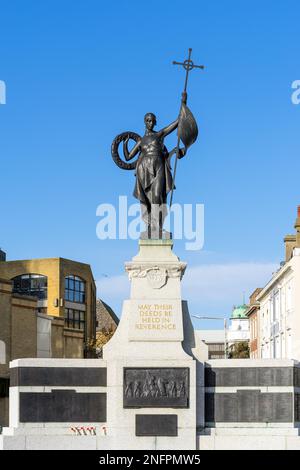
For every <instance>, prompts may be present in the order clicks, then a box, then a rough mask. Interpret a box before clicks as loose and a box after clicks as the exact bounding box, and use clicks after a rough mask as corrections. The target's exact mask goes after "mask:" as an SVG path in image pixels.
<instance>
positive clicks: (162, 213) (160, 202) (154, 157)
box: [112, 113, 185, 238]
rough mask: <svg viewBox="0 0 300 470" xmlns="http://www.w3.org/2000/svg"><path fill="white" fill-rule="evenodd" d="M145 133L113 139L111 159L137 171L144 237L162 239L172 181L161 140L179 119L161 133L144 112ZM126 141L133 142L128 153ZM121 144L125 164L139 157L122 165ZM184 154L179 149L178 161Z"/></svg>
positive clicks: (169, 132)
mask: <svg viewBox="0 0 300 470" xmlns="http://www.w3.org/2000/svg"><path fill="white" fill-rule="evenodd" d="M144 122H145V126H146V129H145V134H144V136H143V137H140V136H138V135H137V134H134V133H131V132H124V133H123V134H120V135H119V136H117V137H116V139H115V140H114V142H113V144H112V156H113V159H114V160H115V162H116V163H117V165H118V166H121V164H120V163H122V166H121V168H123V169H133V168H135V170H136V172H135V175H136V183H135V188H134V192H133V195H134V197H136V198H137V199H139V201H140V203H141V211H142V219H143V221H144V222H145V224H146V228H147V230H146V232H145V234H144V235H145V236H146V237H147V238H162V227H163V222H164V219H165V217H166V215H167V206H166V204H167V195H168V193H169V192H170V191H171V190H172V187H173V179H172V174H171V168H170V163H169V159H170V156H171V154H173V153H174V152H173V151H172V152H171V153H170V154H169V153H168V150H167V148H166V147H165V145H164V138H165V137H166V136H167V135H169V134H171V132H173V131H174V130H176V129H177V127H178V119H176V121H174V122H172V123H171V124H169V125H168V126H166V127H164V128H163V129H161V130H160V131H155V130H154V127H155V125H156V116H155V114H153V113H147V114H146V115H145V117H144ZM129 139H134V140H135V141H136V143H135V145H134V147H133V148H132V150H131V151H129V150H128V141H129ZM121 141H123V153H124V157H125V160H126V162H129V161H130V160H132V159H133V158H134V157H135V156H136V155H138V154H139V156H138V159H137V161H136V162H135V163H134V166H133V165H132V164H125V163H124V162H122V161H121V160H120V158H119V156H118V145H119V143H120V142H121ZM184 155H185V149H180V150H179V155H178V158H182V157H183V156H184Z"/></svg>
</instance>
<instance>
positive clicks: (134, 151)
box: [123, 137, 140, 162]
mask: <svg viewBox="0 0 300 470" xmlns="http://www.w3.org/2000/svg"><path fill="white" fill-rule="evenodd" d="M128 140H129V137H127V139H126V140H125V141H124V142H123V153H124V157H125V160H126V162H129V160H132V159H133V158H134V157H135V156H136V154H137V153H138V152H139V150H140V141H138V142H137V143H136V144H135V146H134V147H133V149H132V150H131V152H129V150H128Z"/></svg>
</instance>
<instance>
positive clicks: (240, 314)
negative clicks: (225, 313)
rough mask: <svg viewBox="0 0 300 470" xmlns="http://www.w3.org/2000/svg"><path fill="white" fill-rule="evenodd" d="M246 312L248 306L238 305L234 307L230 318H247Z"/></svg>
mask: <svg viewBox="0 0 300 470" xmlns="http://www.w3.org/2000/svg"><path fill="white" fill-rule="evenodd" d="M247 310H248V306H247V305H246V304H243V305H238V306H237V307H234V309H233V310H232V314H231V318H247V317H246V311H247Z"/></svg>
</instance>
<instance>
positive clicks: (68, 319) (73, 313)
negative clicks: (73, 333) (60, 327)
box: [65, 308, 85, 330]
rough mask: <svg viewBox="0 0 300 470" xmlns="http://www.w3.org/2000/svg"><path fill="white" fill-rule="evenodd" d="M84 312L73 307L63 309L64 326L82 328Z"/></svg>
mask: <svg viewBox="0 0 300 470" xmlns="http://www.w3.org/2000/svg"><path fill="white" fill-rule="evenodd" d="M84 324H85V312H82V311H81V310H74V309H73V308H66V309H65V327H66V328H75V329H76V330H84Z"/></svg>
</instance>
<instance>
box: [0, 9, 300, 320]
mask: <svg viewBox="0 0 300 470" xmlns="http://www.w3.org/2000/svg"><path fill="white" fill-rule="evenodd" d="M299 14H300V5H299V2H296V1H291V0H288V1H286V2H271V1H268V0H266V1H256V0H252V1H234V0H227V1H226V0H225V1H224V0H223V1H221V0H219V1H214V2H204V1H203V0H195V1H194V0H192V1H186V2H184V3H183V2H182V1H177V0H173V1H172V2H170V1H169V2H166V1H156V0H155V1H152V2H151V3H148V2H147V3H146V2H138V1H114V2H99V1H94V0H87V1H85V2H83V1H81V0H79V1H77V2H71V1H60V2H58V1H56V0H52V1H51V2H50V1H44V2H37V1H35V2H34V1H30V2H29V1H25V0H23V1H14V2H9V3H8V2H2V4H1V28H0V80H4V81H5V83H6V86H7V104H6V105H0V136H1V138H0V157H1V179H0V196H1V220H0V246H2V248H4V249H5V250H6V251H7V253H8V259H22V258H23V259H24V258H32V257H35V258H37V257H52V256H62V257H66V258H71V259H76V260H79V261H83V262H87V263H90V264H91V265H92V268H93V271H94V275H95V278H96V280H97V281H98V286H99V295H100V296H101V297H102V298H104V300H106V301H107V302H108V303H110V304H111V305H112V306H113V308H115V310H116V313H117V314H120V309H121V300H122V298H124V297H126V296H128V283H127V281H126V279H125V277H124V276H123V263H124V261H127V260H130V259H131V257H132V256H133V255H134V254H136V251H137V244H136V242H135V241H123V240H121V241H100V240H98V239H97V237H96V224H97V222H98V219H97V217H96V208H97V206H98V205H99V204H100V203H103V202H106V203H112V204H115V203H117V201H118V197H119V195H126V194H128V195H130V201H132V202H135V200H134V199H133V198H132V196H131V194H132V190H133V185H134V177H133V173H130V172H124V171H123V172H122V171H121V170H119V169H118V168H117V167H116V166H115V165H114V163H113V162H112V160H111V156H110V145H111V142H112V139H113V138H114V137H115V135H116V134H118V133H120V132H122V131H124V130H128V129H131V130H133V131H135V132H137V133H139V134H141V133H142V132H143V116H144V114H145V112H148V111H153V112H155V113H156V115H157V117H158V126H164V125H166V124H167V123H169V122H171V121H172V120H174V119H175V118H176V116H177V113H178V107H179V100H180V93H181V89H182V86H183V80H184V75H183V72H182V71H181V70H179V69H178V68H177V67H175V66H173V65H172V61H173V60H182V59H184V58H185V56H186V54H187V49H188V47H193V58H194V59H195V61H196V62H198V63H204V64H205V65H206V70H205V71H204V72H202V71H193V73H192V75H191V79H190V83H189V105H190V107H191V109H192V110H193V112H194V114H195V116H196V118H197V121H198V123H199V128H200V135H199V139H198V141H197V142H196V144H195V145H194V146H193V147H192V149H191V150H190V152H189V155H188V157H187V158H186V159H183V160H181V161H180V162H179V168H178V177H177V191H176V194H175V199H174V200H175V202H184V203H193V204H195V203H203V204H204V205H205V245H204V248H203V250H202V251H198V252H192V251H185V249H184V243H183V242H176V244H175V248H174V249H175V251H176V253H177V255H178V256H179V257H180V258H181V259H183V260H185V261H187V262H188V266H189V268H190V271H189V272H188V273H187V275H186V280H185V281H184V283H183V295H184V297H186V298H187V300H189V303H190V310H191V312H192V313H197V314H218V315H223V314H228V313H230V310H231V307H232V305H233V304H235V303H240V302H241V301H242V296H243V291H245V294H246V296H248V295H249V294H250V293H251V291H252V290H254V288H256V287H257V286H259V285H262V284H263V283H264V282H266V281H267V280H268V278H269V277H270V276H271V273H272V271H273V270H274V269H275V267H276V265H277V264H278V263H279V262H280V261H281V259H283V256H284V249H283V244H282V238H283V236H284V235H285V234H286V233H289V232H291V231H292V232H293V224H294V220H295V217H296V206H297V205H298V203H300V196H299V170H300V160H299V150H300V141H299V123H300V105H298V106H295V105H293V104H292V102H291V94H292V89H291V84H292V82H293V81H294V80H297V79H300V67H299V62H300V55H299ZM174 142H175V137H174V136H173V137H170V138H169V140H168V141H167V145H168V146H169V147H171V148H172V146H174ZM104 274H105V275H106V276H108V277H105V276H104ZM197 326H202V325H200V324H199V323H197ZM205 326H206V327H207V326H215V325H205Z"/></svg>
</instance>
